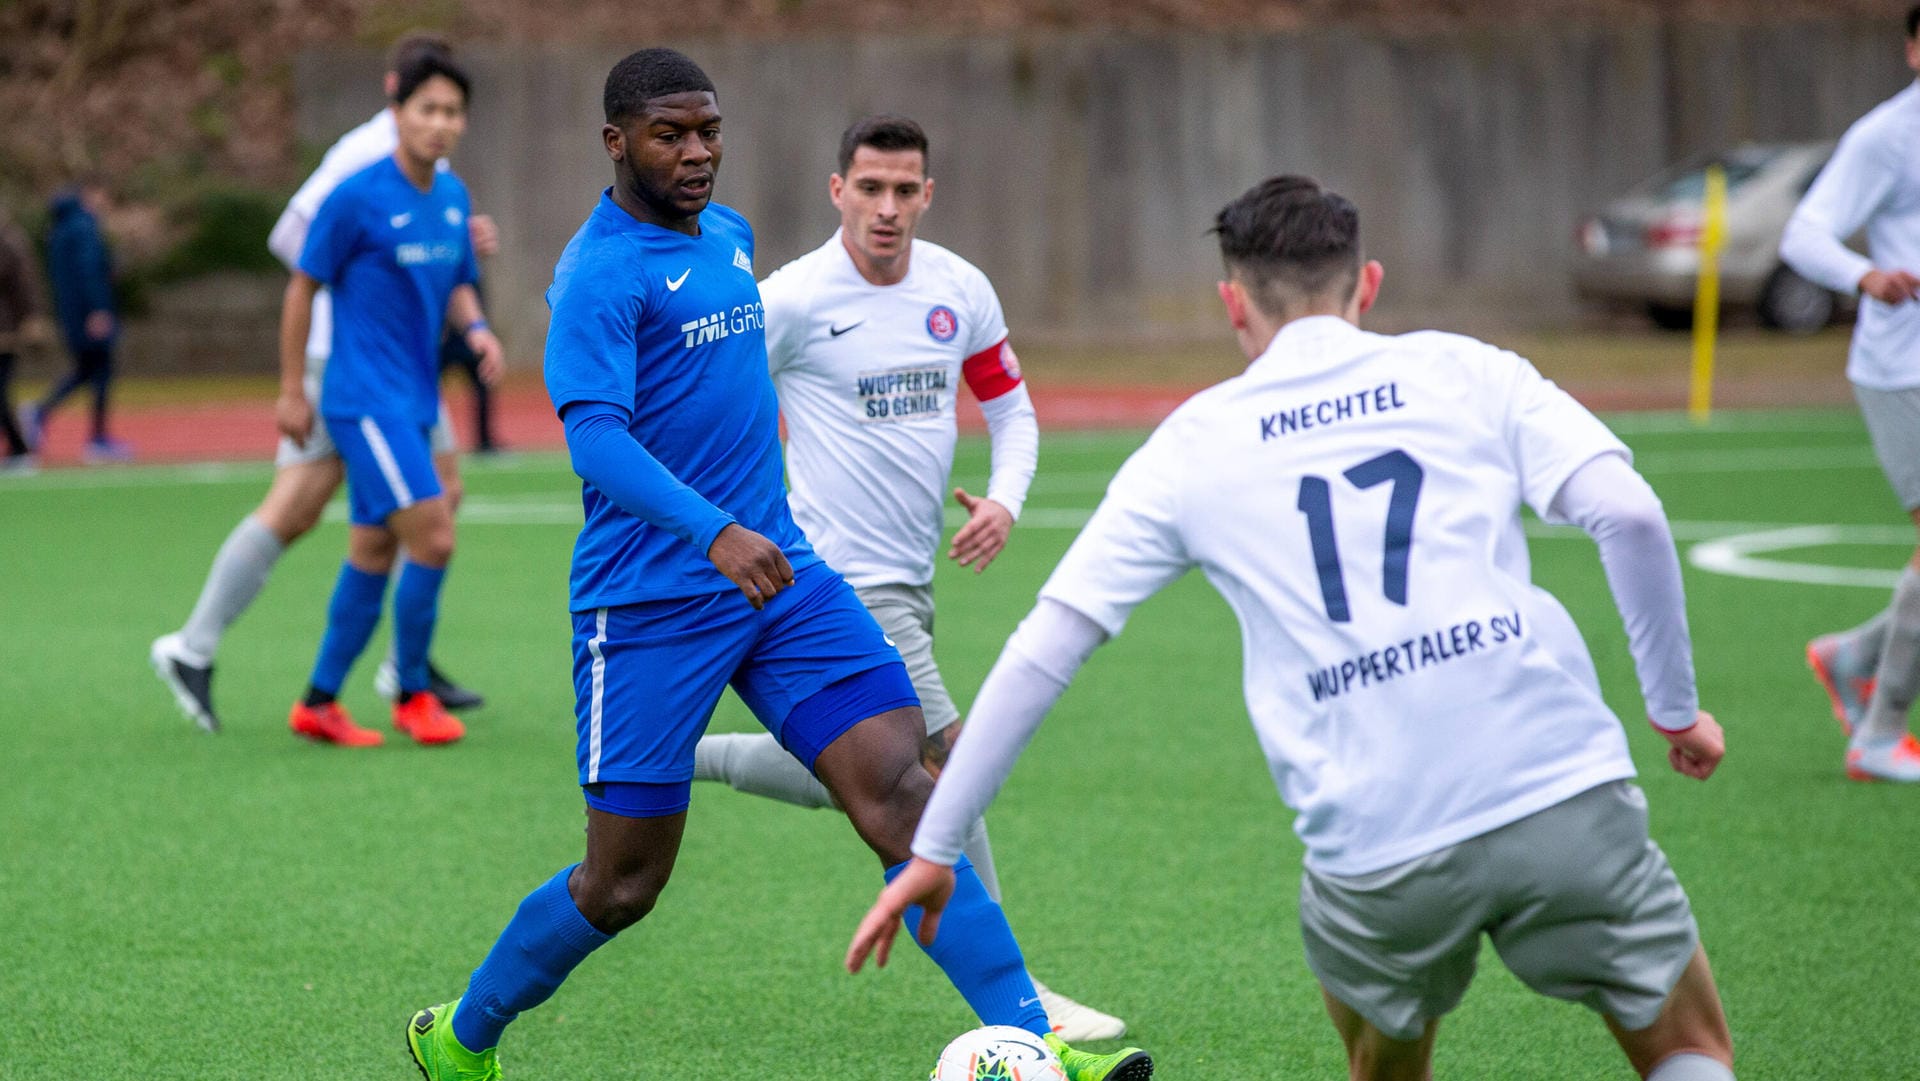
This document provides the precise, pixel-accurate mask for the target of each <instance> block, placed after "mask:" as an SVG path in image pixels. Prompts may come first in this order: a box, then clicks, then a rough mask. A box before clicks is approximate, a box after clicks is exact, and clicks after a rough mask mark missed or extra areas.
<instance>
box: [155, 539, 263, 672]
mask: <svg viewBox="0 0 1920 1081" xmlns="http://www.w3.org/2000/svg"><path fill="white" fill-rule="evenodd" d="M286 550H287V546H286V545H284V544H282V543H280V538H279V537H277V536H275V535H274V533H273V530H271V529H268V528H267V527H266V526H264V525H262V524H260V520H259V519H257V518H255V517H254V516H253V515H251V514H249V515H247V516H246V517H245V518H242V519H240V524H239V525H237V526H234V527H233V532H231V533H229V534H227V539H226V540H225V541H224V542H223V543H222V544H221V545H220V551H218V552H216V553H215V554H214V557H213V567H212V568H211V569H209V570H208V571H207V583H206V585H204V586H202V587H200V599H199V600H198V601H196V602H195V603H194V606H193V614H192V615H190V616H188V617H187V622H186V625H185V626H183V627H181V628H180V641H181V644H182V645H184V646H186V648H187V650H188V651H189V652H191V653H193V654H196V655H197V656H198V658H199V659H200V662H201V663H202V664H212V663H213V655H214V654H215V653H216V652H218V651H219V649H220V637H221V635H224V634H225V633H226V632H227V628H228V627H230V626H232V625H233V621H234V620H236V619H239V618H240V613H242V612H244V611H246V610H247V606H248V605H250V604H252V603H253V599H254V598H255V597H257V596H259V595H260V590H261V587H263V586H265V585H266V584H267V577H268V576H269V575H271V574H272V573H273V565H274V564H275V563H278V562H279V561H280V555H281V553H283V552H285V551H286Z"/></svg>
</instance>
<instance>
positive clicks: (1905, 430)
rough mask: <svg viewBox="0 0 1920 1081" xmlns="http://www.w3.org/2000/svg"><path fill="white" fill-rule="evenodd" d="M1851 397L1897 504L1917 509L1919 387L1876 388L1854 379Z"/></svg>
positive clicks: (1919, 480) (1919, 500) (1919, 507)
mask: <svg viewBox="0 0 1920 1081" xmlns="http://www.w3.org/2000/svg"><path fill="white" fill-rule="evenodd" d="M1853 397H1854V400H1855V401H1857V402H1859V403H1860V417H1861V419H1863V420H1865V421H1866V422H1867V434H1868V435H1869V436H1871V437H1872V438H1873V453H1874V456H1875V457H1877V458H1879V459H1880V468H1881V470H1882V471H1883V472H1885V473H1886V475H1887V483H1888V484H1891V485H1893V494H1894V495H1896V496H1899V497H1900V506H1901V507H1902V508H1904V509H1906V510H1909V511H1913V510H1920V387H1904V388H1902V389H1900V390H1875V389H1874V388H1872V387H1863V386H1861V385H1860V384H1858V383H1855V384H1854V386H1853Z"/></svg>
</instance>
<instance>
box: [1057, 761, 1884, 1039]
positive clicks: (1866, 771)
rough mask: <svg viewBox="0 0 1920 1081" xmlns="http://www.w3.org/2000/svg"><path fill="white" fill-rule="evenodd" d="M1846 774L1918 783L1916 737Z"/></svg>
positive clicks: (1852, 767)
mask: <svg viewBox="0 0 1920 1081" xmlns="http://www.w3.org/2000/svg"><path fill="white" fill-rule="evenodd" d="M1847 776H1848V777H1851V778H1853V779H1854V780H1856V781H1901V782H1905V783H1907V784H1920V740H1916V739H1914V738H1913V734H1912V733H1908V734H1907V735H1905V736H1903V737H1901V738H1900V739H1888V740H1878V741H1872V742H1869V741H1868V740H1864V739H1855V740H1854V741H1853V745H1852V746H1850V747H1848V748H1847ZM1041 994H1042V995H1045V994H1046V992H1044V991H1042V992H1041ZM1048 1016H1052V1015H1051V1014H1049V1015H1048Z"/></svg>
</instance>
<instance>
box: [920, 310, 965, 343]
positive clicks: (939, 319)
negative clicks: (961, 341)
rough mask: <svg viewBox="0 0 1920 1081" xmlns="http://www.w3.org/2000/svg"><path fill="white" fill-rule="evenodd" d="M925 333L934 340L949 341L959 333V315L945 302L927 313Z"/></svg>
mask: <svg viewBox="0 0 1920 1081" xmlns="http://www.w3.org/2000/svg"><path fill="white" fill-rule="evenodd" d="M927 333H928V334H931V335H933V340H934V341H936V342H950V341H952V340H953V339H954V336H955V335H957V334H959V333H960V317H959V316H957V315H955V314H953V309H952V308H949V307H947V306H946V305H945V304H942V305H940V306H939V307H936V308H934V309H933V310H932V311H930V312H928V313H927Z"/></svg>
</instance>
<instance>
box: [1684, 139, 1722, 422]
mask: <svg viewBox="0 0 1920 1081" xmlns="http://www.w3.org/2000/svg"><path fill="white" fill-rule="evenodd" d="M1701 201H1702V206H1701V211H1702V214H1703V217H1704V219H1705V220H1703V221H1702V222H1701V225H1700V283H1699V287H1698V289H1697V291H1696V292H1695V293H1694V297H1693V389H1692V392H1691V393H1690V394H1689V395H1688V396H1687V413H1688V415H1690V416H1691V417H1692V418H1693V422H1694V423H1695V424H1705V423H1707V421H1708V420H1710V419H1712V417H1713V349H1714V340H1715V338H1716V337H1717V336H1718V334H1719V330H1720V249H1721V248H1723V247H1725V246H1726V242H1727V173H1726V170H1725V169H1722V168H1721V167H1720V166H1718V165H1709V166H1707V186H1706V192H1705V193H1704V194H1703V196H1702V200H1701Z"/></svg>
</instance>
